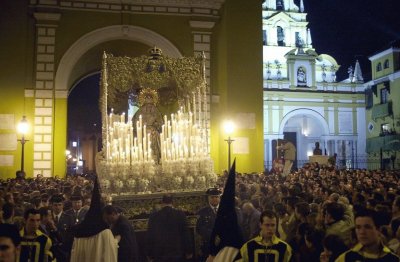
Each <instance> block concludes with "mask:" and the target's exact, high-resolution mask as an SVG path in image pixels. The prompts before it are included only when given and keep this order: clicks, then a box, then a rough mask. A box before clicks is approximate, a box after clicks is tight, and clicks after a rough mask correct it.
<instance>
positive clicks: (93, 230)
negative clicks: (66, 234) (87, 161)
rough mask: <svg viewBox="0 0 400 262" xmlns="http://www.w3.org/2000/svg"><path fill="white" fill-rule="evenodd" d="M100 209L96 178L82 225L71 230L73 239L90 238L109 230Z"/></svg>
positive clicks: (101, 205)
mask: <svg viewBox="0 0 400 262" xmlns="http://www.w3.org/2000/svg"><path fill="white" fill-rule="evenodd" d="M102 208H103V203H102V201H101V195H100V189H99V183H98V178H97V177H96V178H95V180H94V186H93V192H92V201H91V203H90V208H89V211H88V212H87V214H86V217H85V219H84V220H83V221H82V223H80V224H79V225H76V226H75V227H74V228H73V232H74V237H76V238H83V237H92V236H95V235H97V234H98V233H100V232H101V231H103V230H105V229H107V228H109V226H108V225H107V223H106V222H105V221H104V220H103V214H102Z"/></svg>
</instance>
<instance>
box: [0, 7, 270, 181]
mask: <svg viewBox="0 0 400 262" xmlns="http://www.w3.org/2000/svg"><path fill="white" fill-rule="evenodd" d="M261 10H262V7H261V5H260V3H259V1H253V0H251V1H246V3H243V1H239V0H229V1H223V0H217V1H205V0H196V1H189V0H187V1H179V3H177V1H171V0H160V1H157V3H154V1H150V0H149V1H140V4H138V3H136V2H134V1H122V2H116V1H112V0H99V1H90V0H86V1H79V2H77V1H53V0H31V1H11V0H6V1H3V2H2V8H1V10H0V13H1V16H0V30H1V32H2V35H3V36H2V37H3V41H2V43H3V47H2V49H1V50H0V100H1V104H0V120H1V121H0V177H1V178H7V177H14V176H15V172H16V171H17V170H20V166H21V143H19V142H18V139H20V138H21V136H20V134H18V133H17V131H16V125H17V124H18V122H20V120H21V119H22V117H23V116H26V119H27V121H28V122H29V124H30V131H29V133H28V134H27V135H26V139H28V140H29V141H28V142H26V144H25V147H24V149H25V154H24V157H25V159H24V169H25V171H26V173H27V176H28V177H29V176H32V175H36V174H42V175H44V176H47V177H48V176H55V175H58V176H64V175H65V172H66V159H65V150H66V147H67V124H68V123H67V107H68V95H69V94H70V92H71V90H72V89H73V88H74V86H75V85H76V84H77V83H79V81H81V80H82V79H84V78H85V77H87V76H89V75H91V74H93V73H96V72H99V71H100V68H101V58H102V53H103V51H106V52H108V53H113V54H115V55H128V56H140V55H144V54H147V50H148V49H149V48H151V47H153V46H154V45H156V46H157V47H159V48H161V49H162V50H163V54H164V55H167V56H171V57H177V58H178V57H182V56H193V55H196V54H199V53H202V52H204V53H205V55H206V78H207V82H208V85H209V101H210V102H209V108H210V110H209V111H210V112H209V114H208V119H209V124H210V127H211V128H210V134H211V141H210V142H211V146H210V148H211V152H210V153H211V156H212V158H213V160H214V170H215V172H216V173H221V171H222V170H223V169H226V168H227V158H228V156H227V152H228V150H227V143H226V142H225V139H226V135H225V134H224V133H223V130H222V128H221V123H222V122H223V120H225V119H228V118H229V119H234V120H235V121H239V123H241V122H240V121H241V120H243V119H248V120H247V121H246V123H245V124H243V123H241V124H239V125H238V126H237V128H236V131H235V133H234V134H232V136H233V137H234V138H235V140H236V141H235V142H234V144H233V154H232V158H233V157H236V158H237V170H238V171H239V172H252V171H262V170H263V158H264V156H263V98H262V97H263V91H262V88H261V87H262V81H263V76H262V34H261V27H262V26H261V19H260V17H261ZM243 21H245V22H243ZM88 99H90V98H88ZM235 143H236V145H235ZM235 146H236V148H235Z"/></svg>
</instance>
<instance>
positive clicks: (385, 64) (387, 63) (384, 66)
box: [383, 59, 389, 69]
mask: <svg viewBox="0 0 400 262" xmlns="http://www.w3.org/2000/svg"><path fill="white" fill-rule="evenodd" d="M383 68H384V69H386V68H389V59H386V60H385V63H384V64H383Z"/></svg>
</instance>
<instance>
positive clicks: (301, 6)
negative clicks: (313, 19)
mask: <svg viewBox="0 0 400 262" xmlns="http://www.w3.org/2000/svg"><path fill="white" fill-rule="evenodd" d="M300 12H302V13H304V3H303V0H300Z"/></svg>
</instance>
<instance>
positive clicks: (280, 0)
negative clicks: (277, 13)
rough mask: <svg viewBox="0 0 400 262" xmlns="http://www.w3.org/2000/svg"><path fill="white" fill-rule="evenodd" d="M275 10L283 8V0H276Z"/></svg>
mask: <svg viewBox="0 0 400 262" xmlns="http://www.w3.org/2000/svg"><path fill="white" fill-rule="evenodd" d="M276 10H285V6H284V5H283V0H276Z"/></svg>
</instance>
